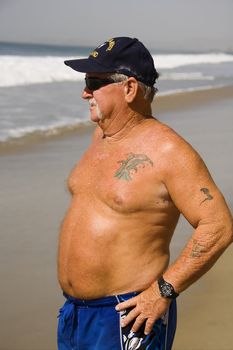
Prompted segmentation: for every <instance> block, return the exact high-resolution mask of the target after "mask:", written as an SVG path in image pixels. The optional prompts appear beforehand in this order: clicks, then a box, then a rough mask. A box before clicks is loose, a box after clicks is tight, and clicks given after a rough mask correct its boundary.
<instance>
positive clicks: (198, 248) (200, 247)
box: [190, 239, 205, 258]
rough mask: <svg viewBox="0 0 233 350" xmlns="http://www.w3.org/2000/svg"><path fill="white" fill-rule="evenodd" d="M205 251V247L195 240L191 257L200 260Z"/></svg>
mask: <svg viewBox="0 0 233 350" xmlns="http://www.w3.org/2000/svg"><path fill="white" fill-rule="evenodd" d="M204 251H205V248H204V246H203V245H201V244H200V243H198V241H197V240H196V239H194V240H193V247H192V250H191V253H190V256H191V257H193V258H199V257H200V256H201V253H203V252H204Z"/></svg>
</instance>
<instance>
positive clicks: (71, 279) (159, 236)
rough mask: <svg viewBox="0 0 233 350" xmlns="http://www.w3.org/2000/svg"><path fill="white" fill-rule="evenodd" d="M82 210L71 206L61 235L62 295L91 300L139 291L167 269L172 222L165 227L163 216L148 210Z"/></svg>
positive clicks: (59, 270)
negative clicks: (153, 217)
mask: <svg viewBox="0 0 233 350" xmlns="http://www.w3.org/2000/svg"><path fill="white" fill-rule="evenodd" d="M82 208H85V211H84V210H83V209H82ZM82 208H80V206H77V207H76V206H72V207H71V209H70V210H69V211H68V213H67V216H66V218H65V220H64V222H63V225H62V230H61V235H60V242H59V253H58V277H59V282H60V285H61V288H62V289H63V290H64V291H65V292H66V293H68V294H70V295H73V296H76V297H79V298H83V299H93V298H99V297H102V296H106V295H113V294H120V293H126V292H130V291H137V290H138V291H140V290H143V289H145V288H146V287H148V286H149V285H150V284H151V283H152V282H153V281H154V280H155V279H156V278H157V277H158V276H159V275H160V274H162V272H163V271H164V270H165V269H166V267H167V265H168V261H169V252H168V246H169V243H170V239H171V235H172V233H173V226H174V225H170V226H167V227H165V226H164V223H163V221H164V214H163V215H162V216H161V218H159V215H157V216H156V221H154V220H152V219H151V214H148V213H138V212H137V213H131V214H130V215H129V216H127V215H122V213H121V214H119V213H116V212H113V211H112V210H111V209H110V208H107V207H105V206H102V207H100V206H94V205H93V206H92V205H91V204H90V203H89V204H88V205H82ZM87 209H88V210H87ZM165 222H166V220H165Z"/></svg>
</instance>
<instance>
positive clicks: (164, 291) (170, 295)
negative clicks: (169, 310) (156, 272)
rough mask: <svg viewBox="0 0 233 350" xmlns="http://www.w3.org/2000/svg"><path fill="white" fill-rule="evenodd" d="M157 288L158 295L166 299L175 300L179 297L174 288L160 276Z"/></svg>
mask: <svg viewBox="0 0 233 350" xmlns="http://www.w3.org/2000/svg"><path fill="white" fill-rule="evenodd" d="M157 283H158V288H159V292H160V295H161V296H162V297H164V298H167V299H176V298H177V297H178V296H179V293H177V292H176V290H175V288H174V287H173V285H172V284H171V283H169V282H168V281H166V280H165V279H164V278H163V276H161V277H160V278H159V279H158V280H157Z"/></svg>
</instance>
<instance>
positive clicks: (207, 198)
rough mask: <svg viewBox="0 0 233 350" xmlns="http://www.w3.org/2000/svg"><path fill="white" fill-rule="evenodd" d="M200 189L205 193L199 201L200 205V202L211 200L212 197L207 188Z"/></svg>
mask: <svg viewBox="0 0 233 350" xmlns="http://www.w3.org/2000/svg"><path fill="white" fill-rule="evenodd" d="M200 191H202V192H203V193H204V194H205V195H206V198H205V199H204V200H203V201H202V202H201V203H200V205H201V204H202V203H204V202H205V201H211V200H212V199H213V198H214V197H213V196H212V195H211V194H210V191H209V190H208V188H205V187H203V188H201V189H200Z"/></svg>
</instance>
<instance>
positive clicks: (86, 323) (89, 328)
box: [58, 292, 176, 350]
mask: <svg viewBox="0 0 233 350" xmlns="http://www.w3.org/2000/svg"><path fill="white" fill-rule="evenodd" d="M137 294H139V293H138V292H132V293H127V294H121V295H116V296H108V297H104V298H100V299H93V300H82V299H77V298H74V297H71V296H69V295H67V294H65V293H64V296H65V297H66V299H67V300H66V302H65V304H64V305H63V307H62V308H61V309H60V312H59V316H58V318H59V321H58V350H142V349H143V350H170V349H171V348H172V343H173V339H174V335H175V330H176V301H175V300H174V301H172V303H171V305H170V308H169V310H168V311H167V313H166V314H165V315H164V317H163V318H161V319H159V320H157V321H156V322H155V324H154V326H153V330H152V332H151V333H150V334H148V335H144V327H141V328H142V329H140V330H139V331H138V332H136V333H132V332H131V331H130V330H131V327H132V325H133V323H134V321H133V322H132V324H130V325H128V326H126V327H124V328H121V326H120V319H121V318H124V317H125V316H126V315H127V313H128V312H129V311H130V309H127V310H125V311H123V312H122V311H121V312H117V311H116V310H115V306H116V305H117V304H118V303H120V302H122V301H125V300H128V299H130V298H132V297H134V296H135V295H137Z"/></svg>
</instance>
